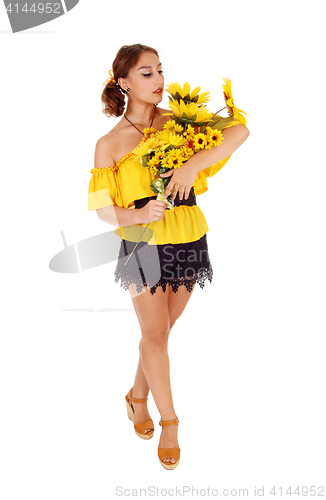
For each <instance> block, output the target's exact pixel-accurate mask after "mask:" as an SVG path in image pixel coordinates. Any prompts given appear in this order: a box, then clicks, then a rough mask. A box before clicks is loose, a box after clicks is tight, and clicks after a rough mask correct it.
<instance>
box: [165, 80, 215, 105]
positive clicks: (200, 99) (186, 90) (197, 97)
mask: <svg viewBox="0 0 326 500" xmlns="http://www.w3.org/2000/svg"><path fill="white" fill-rule="evenodd" d="M166 90H167V91H168V92H169V94H170V95H171V96H172V98H173V99H176V100H178V101H180V99H183V100H184V101H192V102H197V103H198V104H199V103H204V102H208V101H209V96H210V93H209V92H202V93H201V94H199V91H200V87H195V88H194V89H193V90H192V91H191V89H190V85H189V83H188V82H186V83H185V84H184V86H183V88H182V87H181V85H180V84H179V83H177V82H174V83H170V84H169V85H167V87H166Z"/></svg>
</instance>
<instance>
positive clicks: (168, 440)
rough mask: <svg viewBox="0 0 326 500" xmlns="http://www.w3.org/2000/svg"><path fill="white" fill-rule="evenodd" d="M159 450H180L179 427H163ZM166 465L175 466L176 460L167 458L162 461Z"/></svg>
mask: <svg viewBox="0 0 326 500" xmlns="http://www.w3.org/2000/svg"><path fill="white" fill-rule="evenodd" d="M158 447H159V448H179V444H178V426H177V425H169V426H166V427H162V431H161V437H160V442H159V445H158ZM162 461H163V462H165V463H166V464H175V462H176V461H175V460H174V458H172V457H165V458H163V460H162Z"/></svg>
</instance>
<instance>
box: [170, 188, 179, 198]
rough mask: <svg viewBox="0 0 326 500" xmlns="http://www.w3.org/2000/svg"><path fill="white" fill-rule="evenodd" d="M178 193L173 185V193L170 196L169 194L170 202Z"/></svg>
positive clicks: (177, 189)
mask: <svg viewBox="0 0 326 500" xmlns="http://www.w3.org/2000/svg"><path fill="white" fill-rule="evenodd" d="M178 191H179V188H178V186H177V185H174V186H173V191H172V194H171V199H172V200H175V198H176V196H177V194H178Z"/></svg>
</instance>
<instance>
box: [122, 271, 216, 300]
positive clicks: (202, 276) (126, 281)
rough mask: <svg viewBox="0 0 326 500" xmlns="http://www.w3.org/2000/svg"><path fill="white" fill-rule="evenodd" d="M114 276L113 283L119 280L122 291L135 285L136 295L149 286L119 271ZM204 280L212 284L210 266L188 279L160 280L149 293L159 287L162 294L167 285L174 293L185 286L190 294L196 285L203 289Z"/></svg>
mask: <svg viewBox="0 0 326 500" xmlns="http://www.w3.org/2000/svg"><path fill="white" fill-rule="evenodd" d="M114 275H115V278H114V281H115V283H118V282H119V280H121V283H120V287H122V288H123V289H124V290H128V288H129V286H130V285H131V284H132V283H134V284H135V285H136V290H137V292H138V293H140V292H141V291H142V289H143V287H144V286H148V287H149V284H148V283H147V282H146V280H144V279H143V281H142V282H140V281H139V280H136V279H135V278H132V277H130V276H125V275H123V274H121V273H120V272H119V271H115V273H114ZM206 280H208V281H209V282H210V283H212V280H213V268H212V266H210V267H209V268H208V269H200V270H199V272H198V273H196V274H194V275H193V276H190V277H186V278H184V277H183V278H174V279H170V280H168V281H167V280H163V279H160V280H159V281H158V282H157V283H156V284H155V285H154V286H152V287H150V292H151V294H152V295H153V294H154V293H155V292H156V290H157V288H158V287H159V286H160V287H161V288H162V289H163V292H164V293H165V292H166V287H167V285H169V286H170V287H171V288H172V291H173V292H174V293H177V291H178V289H179V288H180V286H185V287H186V288H187V291H188V292H189V293H190V292H192V290H193V288H194V286H195V284H196V283H198V284H199V286H200V288H204V286H205V284H206Z"/></svg>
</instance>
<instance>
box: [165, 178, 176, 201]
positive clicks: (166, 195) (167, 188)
mask: <svg viewBox="0 0 326 500" xmlns="http://www.w3.org/2000/svg"><path fill="white" fill-rule="evenodd" d="M173 186H174V181H173V179H171V180H170V182H169V184H168V185H167V186H166V188H165V191H164V199H165V200H166V198H167V197H168V196H169V194H170V191H171V189H172V188H173Z"/></svg>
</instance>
